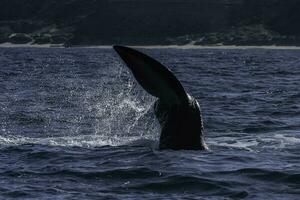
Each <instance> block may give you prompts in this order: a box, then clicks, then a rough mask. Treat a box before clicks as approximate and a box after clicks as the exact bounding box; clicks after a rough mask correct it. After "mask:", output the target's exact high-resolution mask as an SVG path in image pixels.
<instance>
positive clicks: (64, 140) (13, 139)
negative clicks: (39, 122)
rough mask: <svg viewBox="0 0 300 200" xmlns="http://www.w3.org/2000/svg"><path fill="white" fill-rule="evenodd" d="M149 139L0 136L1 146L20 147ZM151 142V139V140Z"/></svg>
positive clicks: (134, 137) (126, 137)
mask: <svg viewBox="0 0 300 200" xmlns="http://www.w3.org/2000/svg"><path fill="white" fill-rule="evenodd" d="M145 139H148V138H145V137H140V136H115V137H106V136H103V135H84V136H73V137H72V136H66V137H47V138H30V137H23V136H20V135H18V136H9V135H8V136H0V145H1V146H18V145H24V144H39V145H49V146H72V147H73V146H77V147H101V146H120V145H126V144H130V143H133V142H134V141H138V140H145ZM149 140H151V139H149Z"/></svg>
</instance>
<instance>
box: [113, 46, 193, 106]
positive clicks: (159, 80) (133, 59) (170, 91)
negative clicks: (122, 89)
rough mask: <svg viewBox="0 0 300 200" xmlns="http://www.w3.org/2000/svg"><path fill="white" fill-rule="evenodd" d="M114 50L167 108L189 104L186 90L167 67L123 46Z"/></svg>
mask: <svg viewBox="0 0 300 200" xmlns="http://www.w3.org/2000/svg"><path fill="white" fill-rule="evenodd" d="M113 48H114V49H115V50H116V52H117V53H118V54H119V55H120V57H121V58H122V59H123V60H124V62H125V63H126V65H127V66H128V67H129V69H130V70H131V71H132V73H133V75H134V77H135V79H136V80H137V81H138V83H139V84H140V85H141V86H142V87H143V88H144V89H145V90H146V91H147V92H148V93H149V94H151V95H153V96H155V97H157V98H159V99H160V100H161V101H162V102H163V103H164V104H165V105H166V106H173V105H179V104H186V103H188V97H187V94H186V92H185V91H184V88H183V87H182V85H181V83H180V82H179V81H178V80H177V78H176V77H175V76H174V75H173V73H172V72H171V71H170V70H169V69H168V68H167V67H166V66H164V65H162V64H161V63H159V62H158V61H156V60H154V59H153V58H151V57H149V56H148V55H146V54H143V53H141V52H139V51H137V50H134V49H131V48H128V47H123V46H114V47H113Z"/></svg>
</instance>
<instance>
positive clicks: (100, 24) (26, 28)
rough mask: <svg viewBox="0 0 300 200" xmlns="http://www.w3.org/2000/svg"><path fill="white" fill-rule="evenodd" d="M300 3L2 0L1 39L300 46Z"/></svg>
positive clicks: (290, 0) (88, 43)
mask: <svg viewBox="0 0 300 200" xmlns="http://www.w3.org/2000/svg"><path fill="white" fill-rule="evenodd" d="M283 5H284V6H283ZM299 9H300V2H299V1H296V0H286V1H284V3H283V1H280V0H185V1H184V0H161V1H159V0H140V1H138V0H114V1H111V0H98V1H97V0H65V1H59V0H3V1H1V2H0V44H1V43H2V44H3V43H11V44H32V45H44V44H52V45H54V46H57V45H62V46H65V47H72V46H91V45H112V44H123V45H141V46H145V45H147V46H149V45H188V44H193V45H195V46H198V45H212V46H220V45H236V46H266V45H268V46H269V45H271V46H272V45H276V46H300V27H299V26H297V24H298V22H299V21H300V13H299V12H298V10H299Z"/></svg>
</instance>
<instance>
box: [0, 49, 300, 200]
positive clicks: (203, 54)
mask: <svg viewBox="0 0 300 200" xmlns="http://www.w3.org/2000/svg"><path fill="white" fill-rule="evenodd" d="M141 50H142V51H144V52H146V53H148V54H150V55H151V56H153V57H155V58H157V59H158V60H160V61H161V62H162V63H164V64H166V65H167V66H169V67H170V69H171V70H172V71H173V72H174V73H175V75H176V76H177V77H178V79H179V80H180V81H181V82H182V84H183V86H184V87H185V89H186V91H188V92H189V93H190V94H192V95H193V96H194V97H195V98H196V99H197V100H198V101H199V103H200V105H201V108H202V114H203V120H204V127H205V139H206V142H207V144H208V146H209V148H210V150H208V151H186V150H182V151H172V150H163V151H160V150H158V149H157V142H158V137H159V132H160V127H159V125H158V123H157V121H156V119H155V117H154V114H153V103H154V101H155V98H153V97H151V96H150V95H148V94H147V93H146V92H144V91H143V90H142V88H141V87H140V86H139V85H138V84H137V83H136V82H135V80H134V78H133V77H132V75H131V74H130V72H129V71H128V69H127V68H126V66H125V65H124V64H123V63H122V62H121V60H120V59H119V57H118V56H117V54H116V53H115V52H114V51H113V50H112V49H99V48H69V49H63V48H62V49H59V48H57V49H56V48H41V49H39V48H0V94H1V95H0V199H72V200H73V199H122V200H123V199H153V200H154V199H208V200H212V199H272V200H274V199H285V200H286V199H288V200H297V199H300V156H299V155H300V154H299V152H300V103H299V102H300V51H299V50H284V49H282V50H272V49H245V50H243V49H227V50H226V49H141Z"/></svg>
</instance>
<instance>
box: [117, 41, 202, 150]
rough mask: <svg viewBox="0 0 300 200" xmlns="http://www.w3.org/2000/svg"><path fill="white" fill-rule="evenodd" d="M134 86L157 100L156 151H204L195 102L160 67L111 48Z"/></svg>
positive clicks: (125, 49) (128, 51) (127, 50)
mask: <svg viewBox="0 0 300 200" xmlns="http://www.w3.org/2000/svg"><path fill="white" fill-rule="evenodd" d="M113 48H114V49H115V51H116V52H117V53H118V54H119V55H120V57H121V58H122V60H123V61H124V62H125V63H126V65H127V66H128V68H129V69H130V70H131V71H132V73H133V76H134V77H135V79H136V80H137V82H138V83H139V84H140V85H141V86H142V87H143V88H144V89H145V90H146V91H147V92H148V93H149V94H151V95H153V96H155V97H157V98H158V100H157V101H156V102H155V104H154V111H155V115H156V117H157V119H158V121H159V123H160V126H161V135H160V141H159V148H160V149H174V150H180V149H186V150H204V149H206V148H207V147H206V145H205V142H204V137H203V122H202V118H201V112H200V106H199V104H198V102H197V100H196V99H195V98H194V97H192V96H190V95H189V94H187V93H186V92H185V90H184V88H183V87H182V85H181V83H180V82H179V80H178V79H177V78H176V77H175V75H174V74H173V73H172V72H171V71H170V70H169V69H168V68H167V67H166V66H164V65H162V64H161V63H159V62H158V61H156V60H155V59H153V58H151V57H150V56H148V55H146V54H144V53H141V52H139V51H137V50H135V49H132V48H129V47H124V46H113Z"/></svg>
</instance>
